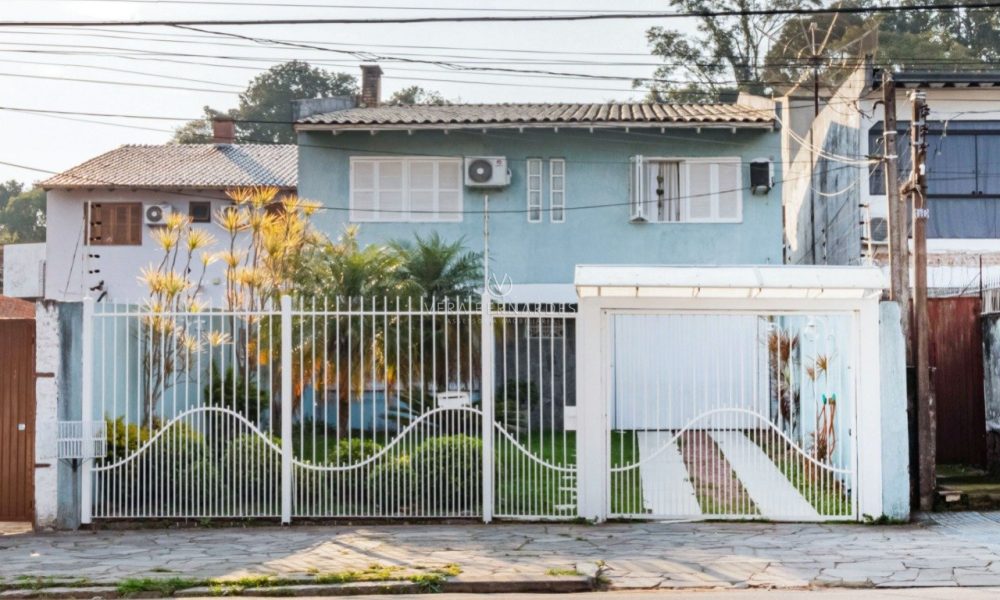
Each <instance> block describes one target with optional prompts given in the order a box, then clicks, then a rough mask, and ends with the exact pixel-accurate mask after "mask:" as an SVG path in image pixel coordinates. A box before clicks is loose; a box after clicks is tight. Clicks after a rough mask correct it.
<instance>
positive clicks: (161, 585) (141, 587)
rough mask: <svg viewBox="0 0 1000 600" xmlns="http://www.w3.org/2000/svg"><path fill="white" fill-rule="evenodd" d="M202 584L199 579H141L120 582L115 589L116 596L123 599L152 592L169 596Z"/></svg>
mask: <svg viewBox="0 0 1000 600" xmlns="http://www.w3.org/2000/svg"><path fill="white" fill-rule="evenodd" d="M202 583H203V581H202V580H200V579H186V578H183V577H169V578H165V579H161V578H152V577H141V578H129V579H124V580H122V581H121V582H120V583H119V584H118V586H117V588H118V595H119V596H121V597H123V598H128V597H129V596H134V595H136V594H141V593H145V592H154V593H157V594H160V595H162V596H171V595H173V593H174V592H176V591H177V590H183V589H187V588H192V587H197V586H199V585H201V584H202Z"/></svg>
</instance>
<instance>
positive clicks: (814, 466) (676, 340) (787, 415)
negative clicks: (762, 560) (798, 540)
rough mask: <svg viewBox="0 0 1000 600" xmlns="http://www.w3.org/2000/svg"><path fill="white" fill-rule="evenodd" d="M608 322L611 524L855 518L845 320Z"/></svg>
mask: <svg viewBox="0 0 1000 600" xmlns="http://www.w3.org/2000/svg"><path fill="white" fill-rule="evenodd" d="M609 319H610V320H609V324H610V326H611V328H612V332H613V333H612V343H613V348H612V357H613V368H612V370H611V377H612V386H611V391H612V393H611V394H610V406H609V413H610V424H609V436H610V437H609V440H608V446H609V450H610V465H611V466H610V475H611V476H610V479H609V485H610V489H609V492H608V497H609V498H610V502H611V507H610V516H612V517H626V518H639V517H644V518H712V519H753V518H759V519H769V520H799V521H814V520H831V519H853V518H854V517H855V515H856V514H857V511H856V502H855V493H854V491H855V481H856V477H855V468H854V465H855V436H854V435H853V432H854V430H855V427H854V406H855V401H854V399H855V396H856V391H855V379H854V376H855V371H856V370H855V368H854V366H853V362H854V359H855V347H854V336H853V335H852V329H853V324H854V319H853V317H852V316H851V315H850V314H809V315H803V314H781V313H766V314H754V313H739V312H717V313H690V312H675V313H660V312H615V313H613V314H611V315H610V317H609Z"/></svg>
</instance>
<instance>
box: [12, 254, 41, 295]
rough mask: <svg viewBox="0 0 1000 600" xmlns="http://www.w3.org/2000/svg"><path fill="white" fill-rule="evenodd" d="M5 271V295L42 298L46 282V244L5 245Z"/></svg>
mask: <svg viewBox="0 0 1000 600" xmlns="http://www.w3.org/2000/svg"><path fill="white" fill-rule="evenodd" d="M3 273H4V276H3V295H4V296H10V297H12V298H41V297H42V296H43V295H44V283H45V282H44V279H45V244H7V245H6V246H4V248H3Z"/></svg>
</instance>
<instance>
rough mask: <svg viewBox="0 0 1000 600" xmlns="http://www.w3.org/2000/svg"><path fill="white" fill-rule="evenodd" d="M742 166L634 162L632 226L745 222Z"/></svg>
mask: <svg viewBox="0 0 1000 600" xmlns="http://www.w3.org/2000/svg"><path fill="white" fill-rule="evenodd" d="M741 167H742V162H741V161H740V159H739V158H738V157H736V158H729V157H727V158H647V157H642V156H634V157H632V163H631V169H632V173H631V177H630V178H629V195H630V197H629V208H630V211H629V212H630V215H631V218H632V220H633V221H644V222H650V223H735V222H739V221H741V220H742V219H743V183H742V168H741Z"/></svg>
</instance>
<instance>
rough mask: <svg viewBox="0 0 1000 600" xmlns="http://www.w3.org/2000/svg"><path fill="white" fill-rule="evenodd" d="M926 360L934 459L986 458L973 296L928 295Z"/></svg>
mask: <svg viewBox="0 0 1000 600" xmlns="http://www.w3.org/2000/svg"><path fill="white" fill-rule="evenodd" d="M927 309H928V313H929V316H930V325H931V327H930V363H931V367H932V369H933V371H932V382H933V386H934V395H935V398H936V401H937V419H938V422H937V461H938V463H940V464H966V465H983V464H985V462H986V407H985V405H984V400H983V340H982V332H981V329H980V324H979V316H980V313H981V312H982V301H981V300H980V298H978V297H959V298H930V299H929V300H928V303H927Z"/></svg>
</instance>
